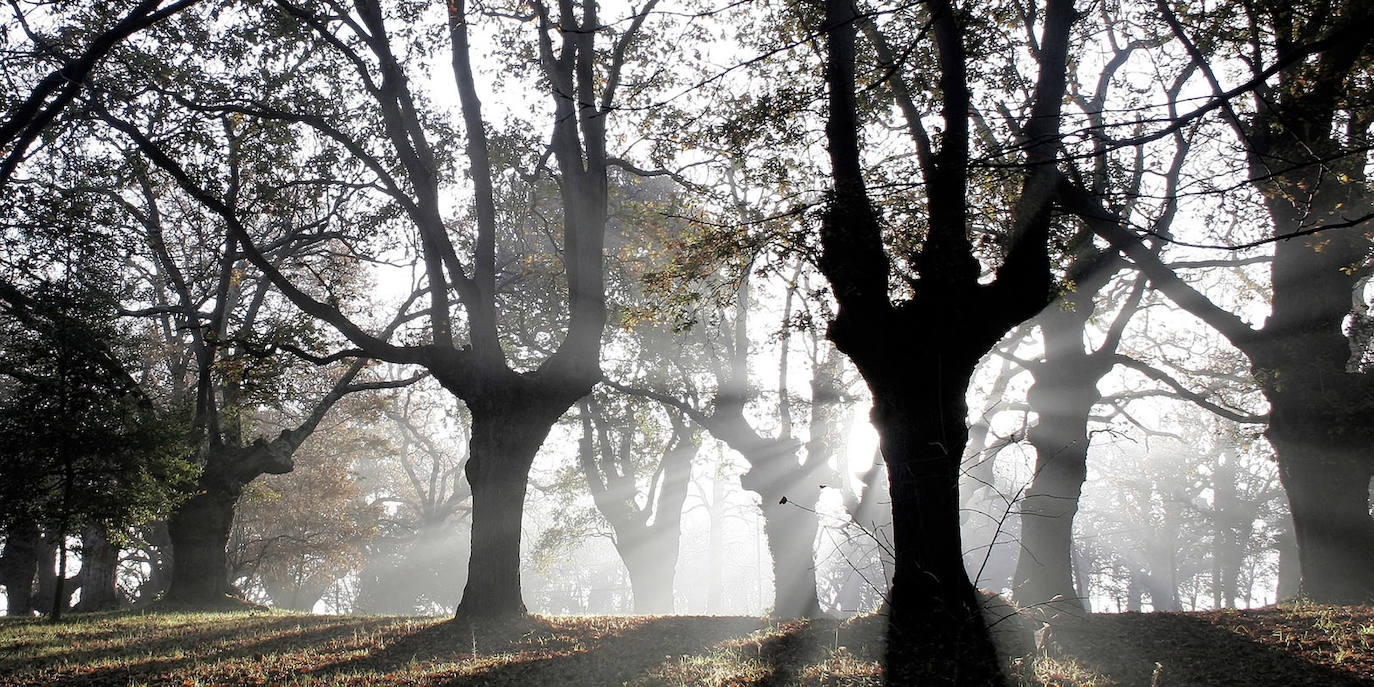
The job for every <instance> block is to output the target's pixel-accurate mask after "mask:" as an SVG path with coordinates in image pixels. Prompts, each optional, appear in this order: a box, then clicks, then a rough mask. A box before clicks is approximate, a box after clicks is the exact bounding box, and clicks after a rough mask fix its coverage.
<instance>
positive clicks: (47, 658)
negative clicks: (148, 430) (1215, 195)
mask: <svg viewBox="0 0 1374 687" xmlns="http://www.w3.org/2000/svg"><path fill="white" fill-rule="evenodd" d="M882 629H883V628H882V619H881V618H874V617H870V618H861V619H858V620H855V621H850V622H847V623H840V622H838V621H834V620H814V621H785V622H784V621H769V620H766V619H759V618H735V617H680V616H660V617H647V616H637V617H610V616H588V617H539V616H531V617H528V618H524V619H521V620H518V621H513V622H510V623H506V624H501V625H498V626H493V627H483V628H477V629H474V628H471V627H468V626H466V625H461V624H459V623H455V622H452V621H449V620H448V619H445V618H417V617H394V616H393V617H382V616H311V615H298V614H290V613H281V612H272V611H265V610H237V611H229V612H218V613H194V612H175V611H164V612H152V613H137V612H122V613H108V614H93V615H86V616H80V615H77V616H72V617H71V619H70V620H69V621H67V622H63V623H60V624H56V625H53V624H48V623H45V622H42V621H39V620H33V619H22V618H7V619H0V687H30V686H35V685H110V686H118V687H133V686H141V685H173V686H178V687H192V686H200V685H299V686H307V685H309V686H322V685H331V686H335V685H354V686H363V685H498V686H499V685H539V684H559V685H622V686H625V687H646V686H651V685H710V686H715V687H725V686H741V685H854V686H867V685H880V684H882V671H881V667H880V658H881V654H882V639H881V637H882ZM1017 673H1018V675H1017V678H1016V679H1017V683H1018V684H1020V685H1059V686H1064V687H1070V686H1072V687H1103V686H1106V685H1123V686H1127V687H1133V686H1137V685H1139V686H1142V687H1145V686H1148V687H1163V686H1165V685H1323V686H1326V685H1334V686H1343V685H1364V686H1370V687H1374V607H1331V606H1320V605H1315V604H1310V603H1299V604H1290V605H1284V606H1279V607H1271V608H1266V609H1259V610H1254V611H1216V612H1202V613H1159V614H1138V613H1136V614H1132V613H1127V614H1121V615H1097V616H1089V617H1085V618H1081V619H1077V620H1073V621H1066V622H1064V623H1062V624H1059V625H1057V626H1056V627H1055V628H1053V631H1052V633H1051V641H1050V651H1049V653H1042V654H1040V655H1038V656H1034V657H1028V658H1027V659H1025V660H1024V661H1023V662H1022V663H1021V665H1020V666H1019V667H1018V670H1017Z"/></svg>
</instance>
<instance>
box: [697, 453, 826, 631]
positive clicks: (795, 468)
mask: <svg viewBox="0 0 1374 687" xmlns="http://www.w3.org/2000/svg"><path fill="white" fill-rule="evenodd" d="M713 431H715V430H713ZM717 436H722V434H719V433H718V434H717ZM724 436H727V437H730V436H733V435H731V434H728V433H727V434H724ZM755 436H756V435H752V431H751V438H752V437H755ZM730 445H731V448H734V449H735V450H737V451H739V452H740V453H741V455H743V456H744V458H745V460H746V461H747V462H748V463H749V466H750V467H749V471H748V472H746V473H744V474H743V475H741V476H740V484H741V485H742V486H743V487H744V488H745V489H748V490H749V491H752V492H754V493H756V494H758V495H759V498H760V499H761V503H760V504H759V508H760V511H761V513H762V515H763V531H764V536H765V538H766V539H767V542H768V553H769V557H770V558H771V560H772V562H773V616H774V617H777V618H814V617H817V616H819V615H820V611H821V604H820V600H819V599H818V598H817V594H816V562H815V548H816V532H817V529H818V523H817V522H816V502H817V500H818V499H819V497H820V490H819V485H817V484H812V482H815V481H816V479H815V474H814V473H815V472H816V470H815V468H814V466H804V465H802V464H801V463H800V462H798V460H797V454H796V448H797V446H796V445H795V444H794V443H793V442H790V441H785V440H756V441H748V442H746V441H740V440H736V441H732V442H730Z"/></svg>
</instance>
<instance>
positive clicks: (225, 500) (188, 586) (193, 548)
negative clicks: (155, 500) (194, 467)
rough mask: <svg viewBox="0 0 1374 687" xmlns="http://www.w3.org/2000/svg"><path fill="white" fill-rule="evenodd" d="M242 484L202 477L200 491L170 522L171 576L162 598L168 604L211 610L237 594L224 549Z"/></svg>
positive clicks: (168, 523) (168, 528) (187, 501)
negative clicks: (220, 482) (219, 482)
mask: <svg viewBox="0 0 1374 687" xmlns="http://www.w3.org/2000/svg"><path fill="white" fill-rule="evenodd" d="M243 486H244V485H243V484H233V483H230V484H216V483H215V482H213V481H210V482H207V481H206V480H204V479H202V480H201V483H200V490H199V491H198V492H197V493H196V494H195V495H194V496H192V497H191V498H189V499H187V500H186V501H185V502H184V503H182V504H181V505H180V506H178V507H177V509H176V510H175V511H174V512H173V513H172V515H171V517H170V518H168V520H167V533H168V535H169V537H170V538H171V542H172V566H171V567H172V572H171V575H170V581H169V584H168V587H167V593H166V595H165V597H164V598H166V599H167V600H168V601H171V602H174V603H177V604H183V605H187V606H196V607H207V608H213V607H215V606H220V605H223V604H224V603H225V601H226V598H227V597H229V596H230V595H233V594H234V593H235V589H234V588H233V586H232V585H231V584H230V582H229V578H228V576H229V563H228V555H227V553H226V549H227V547H228V544H229V531H230V529H231V528H232V527H233V524H234V504H235V503H236V502H237V501H238V498H239V495H240V494H241V493H242V492H243Z"/></svg>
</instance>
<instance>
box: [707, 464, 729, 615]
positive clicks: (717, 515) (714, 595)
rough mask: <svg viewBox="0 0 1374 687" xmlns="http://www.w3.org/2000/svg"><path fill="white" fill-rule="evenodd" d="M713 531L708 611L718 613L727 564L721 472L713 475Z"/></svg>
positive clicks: (710, 514) (711, 511) (709, 553)
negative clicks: (722, 580)
mask: <svg viewBox="0 0 1374 687" xmlns="http://www.w3.org/2000/svg"><path fill="white" fill-rule="evenodd" d="M709 517H710V524H711V532H710V534H709V535H708V538H707V540H706V551H707V555H706V564H707V566H708V569H707V571H706V613H707V614H716V613H720V612H721V610H722V607H723V606H722V603H721V602H722V597H724V595H725V587H724V585H723V584H722V582H721V569H722V568H723V567H724V565H725V560H724V555H723V550H724V548H725V541H724V540H725V481H724V480H722V479H721V477H720V475H719V474H715V475H712V476H711V507H710V513H709Z"/></svg>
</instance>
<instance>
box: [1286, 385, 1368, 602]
mask: <svg viewBox="0 0 1374 687" xmlns="http://www.w3.org/2000/svg"><path fill="white" fill-rule="evenodd" d="M1274 415H1275V416H1276V420H1277V419H1278V416H1279V413H1278V409H1277V408H1275V412H1274ZM1295 429H1296V431H1292V430H1290V428H1289V427H1287V426H1286V425H1284V424H1282V423H1281V422H1276V423H1275V424H1271V426H1270V431H1269V440H1270V442H1271V443H1273V444H1274V448H1275V450H1276V452H1277V453H1278V454H1279V456H1280V460H1279V475H1280V478H1281V479H1282V481H1283V486H1284V489H1285V490H1286V491H1287V492H1288V503H1289V508H1290V510H1291V512H1292V515H1293V532H1294V535H1295V540H1296V543H1297V549H1298V560H1299V561H1300V563H1301V569H1302V581H1301V591H1302V592H1303V593H1304V594H1307V595H1308V596H1310V597H1312V598H1313V599H1314V600H1317V601H1322V602H1327V603H1367V602H1369V601H1370V600H1371V599H1374V519H1371V518H1370V515H1369V507H1370V506H1369V479H1370V476H1371V469H1370V465H1369V463H1368V461H1367V460H1362V459H1363V456H1359V455H1352V452H1351V451H1350V450H1348V449H1345V448H1344V447H1339V446H1331V445H1330V444H1331V443H1333V442H1330V441H1323V440H1322V437H1314V436H1312V434H1314V433H1313V432H1310V431H1304V429H1302V428H1295ZM1303 434H1307V436H1302V435H1303ZM1323 443H1325V444H1326V445H1322V444H1323Z"/></svg>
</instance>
